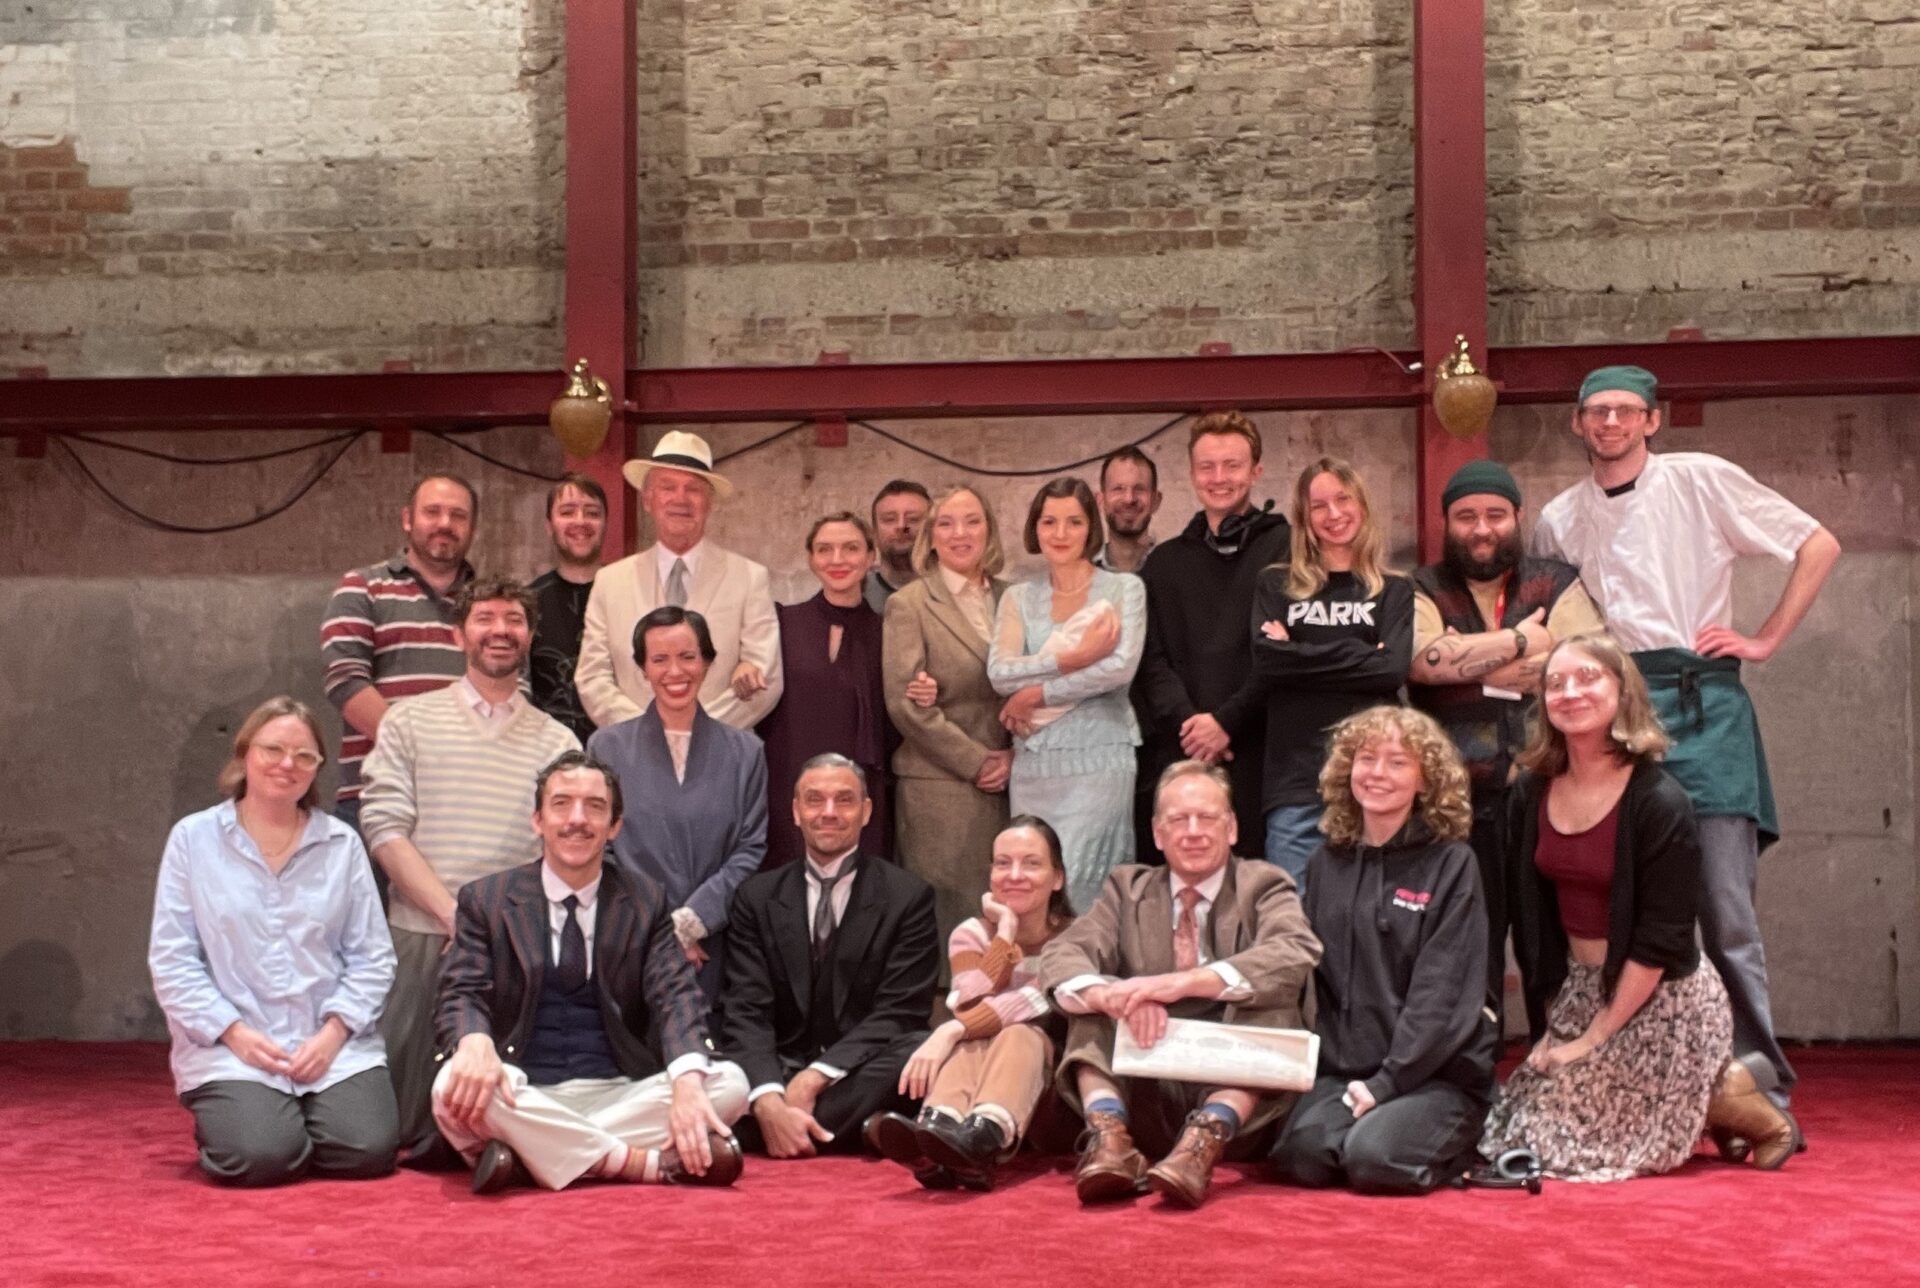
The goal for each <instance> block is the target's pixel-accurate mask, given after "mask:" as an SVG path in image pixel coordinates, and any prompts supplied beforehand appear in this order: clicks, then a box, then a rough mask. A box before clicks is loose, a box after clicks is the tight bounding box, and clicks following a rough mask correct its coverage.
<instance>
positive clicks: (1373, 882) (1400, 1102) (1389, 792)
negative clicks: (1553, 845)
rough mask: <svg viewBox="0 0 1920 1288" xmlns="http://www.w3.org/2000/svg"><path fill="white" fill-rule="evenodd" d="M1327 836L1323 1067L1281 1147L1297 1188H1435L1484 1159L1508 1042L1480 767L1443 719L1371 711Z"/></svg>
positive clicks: (1342, 765)
mask: <svg viewBox="0 0 1920 1288" xmlns="http://www.w3.org/2000/svg"><path fill="white" fill-rule="evenodd" d="M1320 795H1321V799H1322V800H1324V801H1325V802H1326V806H1327V809H1326V813H1325V815H1324V816H1323V817H1322V820H1321V827H1322V830H1323V831H1325V833H1326V836H1327V840H1326V843H1325V844H1323V845H1321V846H1320V847H1319V848H1318V849H1317V850H1315V851H1314V853H1313V857H1312V858H1310V859H1309V860H1308V861H1307V883H1306V891H1305V893H1304V895H1303V897H1302V904H1303V905H1304V907H1305V908H1306V913H1307V919H1308V920H1309V921H1310V922H1311V923H1312V924H1313V930H1314V933H1315V934H1316V935H1318V936H1319V937H1320V942H1321V944H1322V945H1324V948H1325V952H1324V955H1323V956H1322V957H1321V959H1320V965H1319V966H1318V967H1317V968H1316V969H1315V971H1314V991H1315V997H1316V999H1317V1001H1318V1015H1317V1017H1316V1020H1315V1024H1314V1031H1315V1032H1316V1033H1318V1034H1319V1036H1320V1070H1319V1076H1318V1078H1317V1079H1316V1080H1315V1082H1314V1084H1313V1089H1312V1090H1311V1091H1309V1092H1308V1093H1307V1094H1306V1095H1305V1096H1303V1097H1302V1098H1301V1100H1300V1103H1299V1104H1298V1105H1297V1106H1295V1107H1294V1111H1293V1116H1292V1117H1291V1118H1290V1119H1288V1121H1287V1126H1286V1129H1285V1131H1284V1132H1282V1133H1281V1136H1280V1139H1279V1141H1278V1142H1277V1143H1276V1144H1275V1145H1274V1149H1273V1154H1272V1163H1273V1169H1274V1172H1275V1174H1276V1175H1277V1176H1278V1177H1279V1178H1280V1179H1281V1180H1283V1181H1287V1182H1290V1183H1292V1184H1295V1185H1308V1186H1329V1185H1340V1184H1346V1185H1350V1186H1352V1187H1353V1188H1354V1189H1356V1190H1359V1191H1361V1192H1362V1193H1373V1194H1424V1193H1426V1192H1427V1191H1428V1190H1431V1189H1433V1188H1434V1187H1435V1186H1436V1185H1441V1184H1444V1183H1445V1182H1447V1181H1449V1180H1451V1179H1453V1178H1454V1177H1455V1176H1458V1175H1459V1174H1460V1173H1461V1172H1463V1171H1464V1170H1466V1166H1467V1164H1468V1163H1469V1162H1470V1161H1472V1157H1473V1150H1474V1145H1475V1143H1476V1142H1477V1141H1478V1140H1479V1138H1480V1128H1481V1124H1482V1122H1483V1121H1484V1120H1485V1118H1486V1114H1487V1106H1488V1104H1489V1103H1490V1102H1491V1101H1492V1099H1493V1064H1494V1058H1495V1055H1496V1051H1497V1045H1498V1041H1499V1035H1498V1034H1497V1033H1496V1032H1495V1028H1494V1023H1493V1015H1492V1012H1491V1011H1489V1010H1488V1009H1487V1008H1486V1001H1487V999H1486V998H1485V997H1484V996H1482V995H1481V993H1480V992H1479V991H1478V990H1477V989H1476V988H1475V987H1473V986H1472V985H1471V984H1470V983H1467V982H1468V981H1474V980H1484V979H1485V978H1486V977H1487V967H1486V957H1487V919H1486V911H1485V908H1484V906H1483V905H1482V903H1481V901H1480V879H1479V875H1478V874H1479V869H1478V865H1477V864H1476V862H1475V860H1474V857H1473V851H1472V849H1471V848H1469V847H1468V845H1467V844H1466V836H1467V833H1468V831H1469V830H1470V829H1471V827H1472V824H1473V807H1472V804H1471V801H1470V799H1469V789H1468V784H1467V771H1466V768H1465V766H1463V765H1462V764H1461V762H1460V755H1459V753H1458V752H1457V751H1455V750H1454V746H1453V742H1452V740H1451V739H1449V738H1448V737H1447V735H1446V732H1445V731H1444V730H1443V729H1441V728H1440V726H1439V725H1438V724H1437V723H1436V722H1435V721H1434V719H1433V718H1432V717H1431V716H1429V715H1427V714H1426V713H1424V712H1421V711H1415V710H1412V709H1411V708H1407V707H1386V706H1382V707H1371V708H1369V709H1367V710H1365V711H1362V712H1360V713H1359V714H1357V715H1352V716H1349V717H1347V718H1346V719H1345V720H1343V721H1341V722H1340V723H1339V724H1338V725H1336V726H1335V727H1334V730H1333V733H1332V736H1331V738H1330V740H1329V749H1328V755H1327V762H1326V765H1325V766H1324V767H1323V768H1322V769H1321V771H1320Z"/></svg>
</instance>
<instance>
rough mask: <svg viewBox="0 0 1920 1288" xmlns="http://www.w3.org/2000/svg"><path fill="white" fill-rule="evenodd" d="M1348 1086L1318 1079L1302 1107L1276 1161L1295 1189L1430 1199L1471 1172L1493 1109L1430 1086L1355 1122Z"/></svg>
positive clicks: (1278, 1146) (1277, 1171) (1443, 1086)
mask: <svg viewBox="0 0 1920 1288" xmlns="http://www.w3.org/2000/svg"><path fill="white" fill-rule="evenodd" d="M1348 1081H1349V1080H1348V1079H1346V1078H1338V1077H1326V1078H1319V1079H1317V1080H1315V1082H1314V1084H1313V1090H1312V1091H1309V1092H1308V1093H1307V1094H1306V1095H1304V1096H1302V1097H1301V1098H1300V1103H1299V1104H1297V1105H1295V1106H1294V1109H1293V1117H1291V1118H1289V1119H1288V1120H1287V1125H1286V1127H1285V1128H1283V1129H1282V1130H1281V1133H1280V1139H1279V1140H1278V1141H1277V1142H1276V1143H1275V1144H1274V1147H1273V1153H1272V1154H1271V1155H1269V1159H1270V1161H1271V1163H1272V1165H1273V1172H1274V1176H1275V1177H1276V1178H1277V1179H1279V1180H1281V1181H1284V1182H1286V1183H1288V1184H1290V1185H1304V1186H1308V1187H1311V1188H1315V1189H1324V1188H1326V1187H1329V1186H1335V1185H1343V1184H1344V1185H1350V1186H1352V1187H1353V1188H1354V1189H1355V1190H1358V1191H1359V1192H1360V1193H1362V1194H1425V1193H1426V1192H1427V1191H1428V1190H1431V1189H1433V1188H1434V1187H1435V1186H1438V1185H1444V1184H1445V1183H1446V1182H1447V1181H1449V1180H1451V1179H1452V1178H1453V1176H1454V1175H1455V1174H1456V1173H1458V1172H1461V1171H1464V1170H1466V1167H1467V1165H1468V1163H1469V1161H1470V1157H1471V1155H1472V1154H1473V1149H1474V1146H1475V1145H1476V1144H1477V1143H1478V1142H1479V1140H1480V1127H1481V1124H1482V1123H1484V1122H1485V1121H1486V1117H1487V1106H1486V1105H1485V1104H1483V1103H1481V1102H1480V1101H1479V1100H1477V1099H1476V1098H1474V1097H1473V1096H1470V1095H1468V1094H1467V1093H1466V1092H1464V1091H1462V1090H1460V1088H1458V1087H1456V1086H1453V1085H1452V1084H1450V1083H1445V1082H1429V1083H1427V1084H1426V1085H1425V1086H1423V1087H1418V1088H1416V1089H1415V1090H1413V1091H1410V1092H1408V1093H1407V1094H1406V1095H1404V1096H1395V1097H1394V1098H1393V1099H1392V1100H1389V1101H1387V1102H1386V1103H1385V1104H1382V1105H1376V1106H1374V1107H1373V1108H1372V1109H1370V1110H1368V1111H1367V1113H1366V1115H1365V1116H1364V1117H1361V1118H1355V1117H1354V1116H1353V1111H1352V1110H1350V1109H1348V1108H1347V1107H1346V1106H1345V1105H1344V1104H1342V1103H1340V1097H1341V1095H1342V1094H1343V1093H1344V1092H1345V1091H1346V1089H1347V1083H1348Z"/></svg>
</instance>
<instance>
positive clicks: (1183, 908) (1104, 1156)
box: [1040, 760, 1320, 1208]
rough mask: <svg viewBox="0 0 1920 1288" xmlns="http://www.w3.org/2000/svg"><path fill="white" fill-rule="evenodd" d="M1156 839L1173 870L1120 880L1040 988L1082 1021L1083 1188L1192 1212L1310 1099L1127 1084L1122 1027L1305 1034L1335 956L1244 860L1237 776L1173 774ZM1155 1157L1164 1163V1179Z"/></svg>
mask: <svg viewBox="0 0 1920 1288" xmlns="http://www.w3.org/2000/svg"><path fill="white" fill-rule="evenodd" d="M1153 835H1154V840H1155V843H1156V844H1158V845H1159V847H1160V850H1161V852H1162V853H1163V854H1165V855H1166V860H1167V866H1166V867H1164V868H1159V867H1148V866H1146V865H1144V864H1127V865H1125V866H1123V867H1118V868H1115V869H1114V870H1113V872H1112V874H1111V875H1109V876H1108V877H1107V884H1106V887H1105V888H1104V889H1103V890H1101V892H1100V897H1099V899H1098V900H1096V901H1095V903H1094V905H1093V907H1092V908H1091V909H1089V910H1088V911H1087V912H1086V913H1085V914H1084V915H1082V916H1080V917H1079V918H1077V919H1076V920H1075V921H1074V923H1073V924H1072V925H1071V926H1069V927H1067V929H1065V930H1063V931H1061V932H1060V934H1059V935H1057V936H1056V937H1055V938H1054V939H1053V941H1052V942H1050V943H1049V944H1048V945H1047V946H1046V949H1045V951H1044V952H1043V954H1042V956H1041V958H1040V977H1041V983H1042V984H1043V986H1045V987H1046V988H1048V989H1050V990H1051V991H1052V992H1053V995H1054V999H1055V1000H1056V1001H1057V1002H1058V1003H1059V1004H1060V1010H1061V1011H1062V1012H1063V1013H1064V1014H1066V1015H1067V1016H1068V1017H1069V1018H1068V1028H1067V1040H1066V1048H1065V1050H1066V1054H1065V1055H1064V1056H1063V1057H1062V1058H1061V1061H1060V1071H1059V1074H1058V1075H1057V1080H1056V1085H1055V1089H1056V1090H1057V1091H1058V1092H1059V1094H1060V1097H1061V1099H1062V1100H1064V1101H1065V1102H1066V1103H1067V1104H1068V1105H1070V1106H1072V1107H1073V1108H1074V1109H1076V1110H1078V1111H1079V1112H1080V1114H1081V1116H1082V1117H1084V1118H1085V1119H1086V1123H1087V1133H1086V1137H1085V1139H1086V1142H1087V1143H1086V1146H1085V1148H1084V1149H1082V1150H1081V1153H1080V1162H1079V1166H1078V1167H1077V1168H1076V1169H1075V1171H1074V1178H1073V1179H1074V1188H1075V1190H1076V1191H1077V1192H1078V1193H1079V1196H1080V1201H1081V1202H1082V1203H1101V1202H1110V1201H1114V1200H1120V1199H1129V1198H1132V1197H1133V1196H1135V1195H1137V1194H1140V1193H1143V1192H1144V1191H1145V1190H1146V1189H1147V1188H1148V1187H1149V1186H1151V1187H1152V1188H1154V1189H1156V1190H1158V1191H1159V1192H1160V1193H1161V1195H1162V1196H1163V1197H1165V1198H1166V1199H1167V1201H1168V1202H1170V1203H1174V1204H1177V1205H1178V1206H1181V1207H1188V1208H1192V1207H1198V1206H1200V1203H1201V1201H1202V1200H1203V1199H1205V1197H1206V1193H1207V1186H1208V1184H1209V1182H1210V1181H1211V1179H1212V1176H1213V1168H1214V1165H1215V1164H1216V1163H1218V1162H1219V1161H1220V1159H1221V1158H1222V1157H1223V1156H1229V1155H1230V1156H1232V1157H1236V1158H1240V1157H1250V1156H1252V1155H1253V1154H1254V1153H1257V1152H1259V1151H1260V1150H1262V1149H1264V1147H1265V1143H1266V1142H1263V1141H1262V1139H1261V1137H1262V1136H1263V1135H1266V1134H1269V1133H1267V1132H1266V1128H1268V1127H1270V1126H1271V1125H1272V1124H1274V1123H1276V1122H1278V1121H1279V1120H1280V1119H1281V1118H1282V1117H1283V1116H1284V1115H1285V1114H1286V1111H1287V1110H1288V1109H1289V1108H1290V1107H1292V1104H1293V1101H1294V1099H1295V1097H1294V1096H1293V1095H1292V1094H1290V1093H1284V1094H1276V1093H1272V1092H1262V1091H1256V1090H1252V1089H1249V1088H1245V1087H1215V1086H1207V1085H1205V1084H1202V1083H1197V1082H1172V1081H1164V1080H1158V1079H1148V1078H1125V1077H1121V1076H1119V1075H1117V1074H1115V1073H1114V1071H1113V1051H1114V1042H1115V1039H1116V1038H1117V1037H1118V1035H1119V1030H1120V1026H1121V1025H1122V1024H1124V1025H1126V1026H1127V1029H1128V1031H1129V1033H1130V1034H1131V1035H1132V1038H1133V1041H1134V1042H1135V1044H1136V1045H1138V1046H1140V1047H1143V1048H1145V1047H1151V1046H1153V1045H1154V1044H1155V1043H1157V1042H1159V1041H1160V1040H1161V1038H1163V1037H1164V1036H1165V1035H1166V1031H1167V1020H1168V1018H1169V1017H1174V1018H1180V1019H1200V1020H1220V1021H1225V1022H1226V1023H1230V1024H1254V1025H1261V1026H1263V1027H1267V1028H1295V1029H1297V1028H1300V1027H1301V1026H1302V1017H1301V1005H1302V1002H1303V1000H1304V992H1305V989H1306V984H1307V979H1308V977H1309V976H1310V975H1311V974H1312V972H1313V968H1314V965H1315V963H1317V962H1318V961H1319V960H1320V941H1319V940H1318V939H1316V938H1315V937H1314V934H1313V931H1312V930H1310V929H1309V928H1308V926H1307V918H1306V914H1305V913H1304V912H1303V911H1302V910H1301V907H1300V897H1299V895H1298V894H1296V893H1295V892H1294V886H1293V878H1292V877H1290V876H1288V875H1287V874H1286V872H1285V871H1284V870H1283V869H1281V868H1279V867H1276V866H1275V865H1273V864H1271V863H1267V862H1264V861H1263V860H1259V859H1241V858H1236V857H1235V856H1234V854H1233V843H1234V841H1235V839H1236V838H1237V837H1238V835H1239V828H1238V826H1237V822H1236V820H1235V818H1234V813H1233V792H1232V788H1231V786H1230V784H1229V780H1228V778H1227V775H1226V773H1225V771H1223V770H1221V769H1220V768H1218V767H1216V766H1211V765H1208V764H1206V763H1204V762H1202V761H1198V760H1183V761H1179V762H1177V763H1175V764H1172V765H1169V766H1168V767H1167V770H1166V772H1165V773H1163V774H1161V775H1160V781H1159V784H1158V786H1157V789H1156V791H1155V793H1154V811H1153ZM1136 1141H1137V1142H1138V1144H1136V1143H1135V1142H1136ZM1143 1148H1144V1149H1145V1150H1147V1151H1150V1152H1151V1153H1152V1154H1154V1155H1158V1156H1160V1161H1159V1162H1158V1163H1155V1164H1152V1165H1151V1166H1149V1164H1148V1161H1147V1158H1148V1155H1147V1154H1146V1153H1143V1152H1142V1149H1143Z"/></svg>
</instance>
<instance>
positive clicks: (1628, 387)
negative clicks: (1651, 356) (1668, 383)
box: [1580, 367, 1660, 408]
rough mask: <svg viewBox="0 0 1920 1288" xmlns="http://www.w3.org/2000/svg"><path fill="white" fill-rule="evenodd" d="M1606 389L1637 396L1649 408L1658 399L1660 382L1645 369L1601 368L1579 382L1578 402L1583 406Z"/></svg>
mask: <svg viewBox="0 0 1920 1288" xmlns="http://www.w3.org/2000/svg"><path fill="white" fill-rule="evenodd" d="M1608 389H1619V390H1622V391H1624V392H1626V393H1630V394H1639V395H1640V397H1641V398H1642V399H1644V400H1645V402H1646V404H1647V406H1648V407H1649V408H1651V407H1652V406H1653V405H1654V403H1655V402H1656V401H1658V399H1659V397H1660V382H1659V381H1657V380H1655V379H1654V378H1653V373H1652V372H1651V371H1648V370H1647V369H1646V368H1645V367H1601V368H1599V369H1598V370H1596V371H1592V372H1589V373H1588V375H1587V378H1586V379H1585V380H1582V381H1581V382H1580V402H1581V403H1582V405H1584V404H1585V403H1586V401H1587V399H1589V398H1591V397H1593V396H1594V395H1595V394H1597V393H1601V392H1603V391H1605V390H1608Z"/></svg>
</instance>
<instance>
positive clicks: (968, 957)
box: [947, 917, 1053, 1038]
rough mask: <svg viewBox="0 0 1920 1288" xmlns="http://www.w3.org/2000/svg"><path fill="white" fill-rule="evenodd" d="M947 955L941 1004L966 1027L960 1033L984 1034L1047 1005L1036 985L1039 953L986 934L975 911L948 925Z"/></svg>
mask: <svg viewBox="0 0 1920 1288" xmlns="http://www.w3.org/2000/svg"><path fill="white" fill-rule="evenodd" d="M947 959H948V961H949V962H950V963H951V964H952V967H953V991H951V992H950V993H948V994H947V1009H948V1010H949V1011H952V1012H953V1018H954V1019H956V1020H958V1021H960V1023H961V1025H962V1026H964V1028H965V1029H966V1032H965V1033H964V1034H963V1035H962V1037H963V1038H990V1037H992V1036H993V1035H994V1034H996V1033H998V1032H999V1031H1000V1030H1001V1029H1003V1028H1005V1027H1007V1026H1008V1025H1009V1024H1024V1023H1026V1022H1027V1021H1029V1020H1037V1019H1040V1018H1041V1017H1042V1016H1044V1015H1046V1013H1047V1012H1048V1011H1050V1010H1052V1009H1053V1007H1052V1005H1051V1004H1050V1003H1049V1002H1048V1001H1047V992H1046V990H1045V989H1043V988H1041V987H1040V959H1039V958H1038V957H1028V956H1026V955H1025V954H1023V953H1022V952H1021V951H1020V946H1019V945H1018V944H1013V943H1009V942H1007V941H1006V940H1004V939H998V938H993V939H990V938H989V937H988V934H987V927H986V923H985V922H983V921H981V920H980V918H978V917H969V918H967V919H966V920H965V921H963V922H961V923H960V924H959V925H957V926H955V927H954V928H953V934H952V936H951V937H950V938H949V939H948V940H947Z"/></svg>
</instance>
